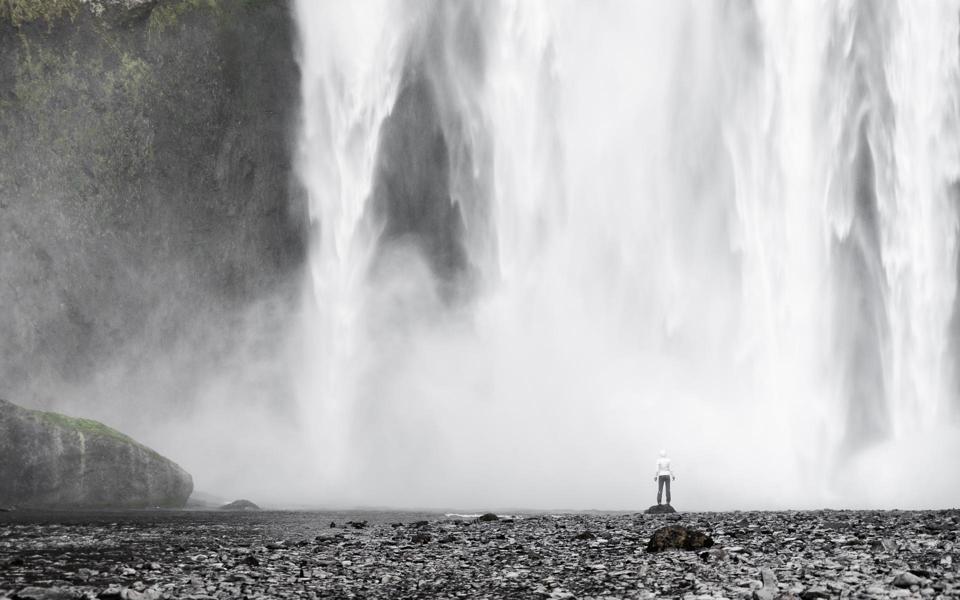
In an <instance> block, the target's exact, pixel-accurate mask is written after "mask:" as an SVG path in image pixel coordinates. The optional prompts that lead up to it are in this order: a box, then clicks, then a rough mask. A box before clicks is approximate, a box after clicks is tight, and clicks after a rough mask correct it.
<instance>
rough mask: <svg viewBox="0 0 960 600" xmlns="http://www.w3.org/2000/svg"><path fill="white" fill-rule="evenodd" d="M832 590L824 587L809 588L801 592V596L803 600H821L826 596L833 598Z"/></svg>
mask: <svg viewBox="0 0 960 600" xmlns="http://www.w3.org/2000/svg"><path fill="white" fill-rule="evenodd" d="M831 597H832V596H831V594H830V592H828V591H827V590H825V589H823V588H818V587H814V588H807V589H805V590H803V591H802V592H800V598H802V599H803V600H821V599H825V598H831Z"/></svg>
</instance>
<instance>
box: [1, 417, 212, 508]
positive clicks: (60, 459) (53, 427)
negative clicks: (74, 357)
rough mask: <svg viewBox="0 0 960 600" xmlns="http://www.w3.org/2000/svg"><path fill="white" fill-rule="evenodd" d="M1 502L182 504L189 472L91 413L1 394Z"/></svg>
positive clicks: (66, 505)
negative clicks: (33, 406)
mask: <svg viewBox="0 0 960 600" xmlns="http://www.w3.org/2000/svg"><path fill="white" fill-rule="evenodd" d="M0 481H2V482H3V485H0V506H2V505H13V506H17V507H60V508H71V507H100V508H107V507H109V508H141V507H154V506H160V507H171V508H173V507H182V506H184V505H185V504H186V502H187V498H189V496H190V493H191V492H192V491H193V479H192V478H191V477H190V475H189V474H188V473H187V472H186V471H184V470H183V469H181V468H180V467H179V466H178V465H177V464H175V463H173V462H171V461H170V460H168V459H166V458H164V457H162V456H160V455H159V454H157V453H156V452H154V451H153V450H151V449H149V448H147V447H146V446H142V445H140V444H138V443H137V442H135V441H134V440H132V439H130V438H129V437H127V436H125V435H123V434H122V433H119V432H117V431H115V430H113V429H110V428H109V427H107V426H105V425H103V424H101V423H98V422H96V421H89V420H86V419H73V418H70V417H66V416H64V415H61V414H58V413H46V412H39V411H32V410H27V409H25V408H21V407H19V406H16V405H15V404H11V403H10V402H6V401H4V400H0Z"/></svg>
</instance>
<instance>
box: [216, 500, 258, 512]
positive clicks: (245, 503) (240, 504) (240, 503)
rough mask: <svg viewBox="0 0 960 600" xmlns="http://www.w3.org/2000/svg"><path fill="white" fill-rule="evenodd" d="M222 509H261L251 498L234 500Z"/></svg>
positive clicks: (221, 508)
mask: <svg viewBox="0 0 960 600" xmlns="http://www.w3.org/2000/svg"><path fill="white" fill-rule="evenodd" d="M220 510H260V507H259V506H257V505H256V504H254V503H253V502H250V501H249V500H243V499H240V500H234V501H233V502H230V503H229V504H224V505H223V506H221V507H220Z"/></svg>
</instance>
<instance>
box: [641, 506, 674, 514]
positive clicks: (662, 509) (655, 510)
mask: <svg viewBox="0 0 960 600" xmlns="http://www.w3.org/2000/svg"><path fill="white" fill-rule="evenodd" d="M644 512H645V513H646V514H648V515H669V514H671V513H675V512H677V511H676V510H675V509H674V508H673V507H672V506H670V505H669V504H654V505H653V506H651V507H650V508H648V509H647V510H646V511H644Z"/></svg>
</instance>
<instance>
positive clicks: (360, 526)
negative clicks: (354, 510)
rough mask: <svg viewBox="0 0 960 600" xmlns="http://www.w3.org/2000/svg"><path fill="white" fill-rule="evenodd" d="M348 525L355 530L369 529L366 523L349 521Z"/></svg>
mask: <svg viewBox="0 0 960 600" xmlns="http://www.w3.org/2000/svg"><path fill="white" fill-rule="evenodd" d="M347 525H349V526H350V527H353V528H354V529H365V528H366V527H367V522H366V521H347Z"/></svg>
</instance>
